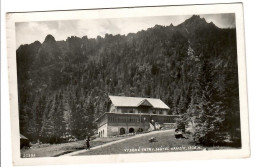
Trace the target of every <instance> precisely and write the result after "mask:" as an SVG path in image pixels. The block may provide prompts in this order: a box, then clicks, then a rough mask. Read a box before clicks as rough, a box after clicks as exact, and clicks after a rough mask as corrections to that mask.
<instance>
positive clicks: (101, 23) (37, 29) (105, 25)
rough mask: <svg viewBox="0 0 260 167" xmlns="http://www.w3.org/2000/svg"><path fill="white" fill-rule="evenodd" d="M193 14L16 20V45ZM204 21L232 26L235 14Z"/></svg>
mask: <svg viewBox="0 0 260 167" xmlns="http://www.w3.org/2000/svg"><path fill="white" fill-rule="evenodd" d="M191 16H192V15H178V16H153V17H138V18H114V19H113V18H111V19H92V20H90V19H89V20H65V21H64V20H60V21H44V22H43V21H41V22H19V23H16V24H15V31H16V48H18V47H19V46H20V45H21V44H30V43H33V42H34V41H37V40H38V41H40V42H43V41H44V39H45V37H46V36H47V35H48V34H51V35H52V36H54V38H55V39H56V40H57V41H60V40H66V39H67V37H70V36H77V37H83V36H88V38H96V37H97V36H98V35H100V36H102V37H104V35H105V34H106V33H108V34H113V35H116V34H121V35H123V34H124V35H127V34H128V33H136V32H138V31H141V30H146V29H147V28H150V27H153V26H155V25H156V24H158V25H164V26H168V25H170V24H173V25H174V26H176V25H178V24H181V23H182V22H184V21H185V20H186V19H188V18H190V17H191ZM200 17H201V18H205V20H206V21H207V22H213V23H214V24H215V25H216V26H218V27H219V28H233V27H235V14H208V15H200Z"/></svg>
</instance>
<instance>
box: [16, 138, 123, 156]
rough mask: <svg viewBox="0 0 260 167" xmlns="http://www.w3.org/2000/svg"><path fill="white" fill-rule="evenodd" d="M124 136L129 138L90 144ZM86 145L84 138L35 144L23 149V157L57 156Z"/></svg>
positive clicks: (96, 140)
mask: <svg viewBox="0 0 260 167" xmlns="http://www.w3.org/2000/svg"><path fill="white" fill-rule="evenodd" d="M123 138H127V137H117V138H102V139H95V140H92V141H90V146H91V147H95V146H98V145H102V144H105V143H109V142H112V141H115V140H120V139H123ZM85 147H86V145H85V141H84V140H81V141H76V142H71V143H62V144H52V145H51V144H41V145H37V144H35V145H33V146H32V147H31V148H29V149H21V157H28V156H30V155H32V156H33V157H55V156H59V155H63V154H66V153H70V152H73V151H77V150H82V149H85Z"/></svg>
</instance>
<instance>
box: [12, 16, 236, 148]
mask: <svg viewBox="0 0 260 167" xmlns="http://www.w3.org/2000/svg"><path fill="white" fill-rule="evenodd" d="M86 35H87V34H86ZM236 50H237V48H236V29H235V28H234V29H220V28H218V27H217V26H215V25H214V24H213V23H207V22H206V21H205V19H203V18H200V16H192V17H191V18H189V19H188V20H186V21H185V22H183V23H182V24H180V25H178V26H173V25H172V24H171V25H169V26H160V25H156V26H154V27H152V28H149V29H147V30H142V31H139V32H137V33H130V34H128V35H111V34H106V35H105V37H100V36H97V38H88V37H87V36H84V37H82V38H79V37H75V36H72V37H68V38H67V39H66V41H56V40H55V38H54V37H53V36H52V35H48V36H46V38H45V41H44V42H43V43H40V42H39V41H36V42H34V43H32V44H29V45H28V44H26V45H21V46H20V47H19V48H18V49H17V51H16V53H17V73H18V93H19V120H20V132H21V133H22V134H24V135H25V136H27V137H28V138H30V139H31V140H34V141H36V140H38V139H39V140H41V141H43V142H60V141H61V139H60V138H61V137H62V136H63V135H64V134H71V135H73V136H75V137H77V138H78V139H82V138H85V137H86V135H87V134H88V133H89V134H93V132H94V131H95V129H96V126H95V123H94V122H93V121H94V120H95V119H96V118H98V117H99V116H100V115H101V114H102V113H104V112H106V110H107V107H108V95H109V94H111V95H125V96H140V97H148V96H149V97H154V98H160V99H162V100H163V101H164V102H165V103H166V104H167V105H168V106H169V107H170V108H171V113H173V114H180V115H181V116H182V122H184V123H186V124H188V123H189V122H190V121H192V122H193V123H195V124H196V131H195V134H194V139H195V141H197V142H199V143H202V144H209V145H211V144H214V143H219V142H222V141H224V140H225V139H226V138H227V137H228V138H229V139H230V140H231V141H235V140H236V141H238V142H239V139H240V117H239V92H238V73H237V71H238V69H237V52H236Z"/></svg>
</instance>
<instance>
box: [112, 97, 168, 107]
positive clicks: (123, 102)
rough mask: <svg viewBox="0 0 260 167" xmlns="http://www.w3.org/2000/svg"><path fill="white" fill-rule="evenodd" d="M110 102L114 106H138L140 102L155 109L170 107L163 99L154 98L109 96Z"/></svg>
mask: <svg viewBox="0 0 260 167" xmlns="http://www.w3.org/2000/svg"><path fill="white" fill-rule="evenodd" d="M109 98H110V100H111V102H112V104H113V105H114V106H116V107H138V106H140V105H142V104H146V105H148V104H149V105H151V106H152V107H153V108H157V109H168V110H169V109H170V108H169V107H168V106H167V105H166V104H165V103H164V102H163V101H161V100H160V99H155V98H145V97H126V96H109Z"/></svg>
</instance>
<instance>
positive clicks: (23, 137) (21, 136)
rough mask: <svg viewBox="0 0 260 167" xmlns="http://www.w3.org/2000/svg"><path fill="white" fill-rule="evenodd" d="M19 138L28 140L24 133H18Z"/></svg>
mask: <svg viewBox="0 0 260 167" xmlns="http://www.w3.org/2000/svg"><path fill="white" fill-rule="evenodd" d="M20 139H25V140H28V139H27V138H26V137H25V136H24V135H22V134H20Z"/></svg>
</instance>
